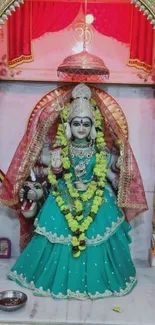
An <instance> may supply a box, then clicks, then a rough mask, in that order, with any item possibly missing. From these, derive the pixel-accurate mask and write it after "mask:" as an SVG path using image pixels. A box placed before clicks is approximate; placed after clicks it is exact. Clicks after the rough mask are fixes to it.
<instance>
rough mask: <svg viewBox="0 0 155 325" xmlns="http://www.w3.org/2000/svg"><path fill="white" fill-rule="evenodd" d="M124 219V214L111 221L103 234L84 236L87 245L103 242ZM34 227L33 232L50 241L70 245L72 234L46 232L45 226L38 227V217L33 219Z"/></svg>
mask: <svg viewBox="0 0 155 325" xmlns="http://www.w3.org/2000/svg"><path fill="white" fill-rule="evenodd" d="M123 221H124V215H123V216H122V217H120V218H119V217H118V218H117V221H116V222H112V224H111V227H110V228H109V227H107V228H106V231H105V233H104V235H102V236H101V235H99V234H98V235H97V236H96V237H94V238H93V239H89V238H87V237H86V244H87V246H90V245H95V246H96V245H100V244H102V243H103V242H105V241H107V240H108V238H109V237H110V236H111V235H113V233H114V232H115V230H116V229H117V228H118V227H119V226H120V225H121V224H122V222H123ZM34 225H35V227H36V229H35V231H34V232H35V233H37V234H39V235H41V236H44V237H46V238H47V239H48V240H49V242H50V243H57V244H63V245H71V239H72V236H71V235H68V236H67V237H65V236H63V235H59V236H58V235H57V234H56V233H54V234H53V233H52V232H47V231H46V228H45V227H40V226H39V222H38V219H37V218H36V219H35V223H34Z"/></svg>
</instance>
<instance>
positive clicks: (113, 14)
mask: <svg viewBox="0 0 155 325" xmlns="http://www.w3.org/2000/svg"><path fill="white" fill-rule="evenodd" d="M83 10H84V8H83ZM87 13H88V14H92V15H93V16H94V22H93V23H92V25H93V26H94V28H95V29H96V30H97V31H98V32H99V33H101V34H103V35H106V36H110V37H114V38H115V39H117V40H118V41H120V42H123V43H129V42H130V25H131V4H130V3H95V4H94V3H89V4H88V10H87Z"/></svg>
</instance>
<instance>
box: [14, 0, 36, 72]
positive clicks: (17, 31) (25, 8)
mask: <svg viewBox="0 0 155 325" xmlns="http://www.w3.org/2000/svg"><path fill="white" fill-rule="evenodd" d="M30 10H31V3H30V2H25V4H24V5H21V6H20V7H19V8H16V11H15V12H13V13H12V15H11V16H9V20H8V47H9V53H8V54H9V55H8V56H9V57H8V63H9V66H10V67H14V66H16V65H18V64H21V63H22V62H30V61H32V60H33V57H32V52H31V42H30V40H31V28H30V27H31V22H30Z"/></svg>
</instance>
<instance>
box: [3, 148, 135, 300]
mask: <svg viewBox="0 0 155 325" xmlns="http://www.w3.org/2000/svg"><path fill="white" fill-rule="evenodd" d="M76 159H77V160H78V159H79V158H76ZM83 159H85V158H83ZM77 163H78V161H77ZM94 164H95V154H94V155H93V156H92V157H91V159H90V161H89V164H88V165H87V167H86V174H85V175H83V177H82V179H83V182H88V181H90V180H91V177H92V170H93V167H94ZM72 172H73V171H72ZM73 175H74V173H73ZM73 177H74V176H73ZM73 181H74V179H73ZM59 189H60V191H61V195H62V196H63V199H64V200H65V201H66V202H69V200H71V198H70V196H69V193H68V192H67V188H66V186H65V183H64V180H63V178H61V179H60V180H59ZM70 203H71V204H72V202H70ZM91 204H92V199H91V200H89V201H87V202H86V203H84V207H83V211H84V216H85V217H87V215H88V213H89V210H90V207H91ZM130 230H131V227H130V225H129V223H127V222H126V221H125V218H124V213H123V211H122V210H121V209H120V208H118V206H117V202H116V196H115V194H114V191H113V190H112V187H111V185H110V183H108V181H107V183H106V186H105V189H104V197H103V203H102V205H101V207H100V209H99V211H98V213H97V215H96V218H95V220H94V221H93V223H92V224H91V225H90V226H89V228H88V230H87V232H86V243H87V247H86V249H85V250H84V251H83V252H82V253H81V255H80V257H79V258H74V257H73V256H72V251H71V232H70V230H69V228H68V224H67V221H66V220H65V218H64V216H63V214H62V213H61V211H60V209H59V207H58V205H57V203H56V201H55V198H54V197H53V196H52V194H49V196H48V198H47V200H46V202H45V203H44V205H43V207H42V209H41V210H40V212H39V215H38V216H37V218H36V219H35V234H34V236H33V238H32V240H31V241H30V243H29V244H28V246H27V247H26V248H25V250H24V251H23V252H22V254H21V255H20V256H19V258H18V259H17V262H16V263H15V265H14V266H13V268H12V270H11V271H10V273H9V275H8V277H9V278H10V279H12V280H14V281H16V282H17V283H19V284H20V285H22V286H23V287H26V288H29V289H32V290H33V293H34V294H35V295H38V296H52V297H53V298H58V299H64V298H75V299H89V298H90V299H96V298H104V297H110V296H123V295H125V294H128V293H129V292H130V291H131V290H132V288H133V287H134V286H135V284H136V271H135V267H134V265H133V262H132V260H131V256H130V250H129V244H130V242H131V239H130V236H129V234H128V233H129V231H130Z"/></svg>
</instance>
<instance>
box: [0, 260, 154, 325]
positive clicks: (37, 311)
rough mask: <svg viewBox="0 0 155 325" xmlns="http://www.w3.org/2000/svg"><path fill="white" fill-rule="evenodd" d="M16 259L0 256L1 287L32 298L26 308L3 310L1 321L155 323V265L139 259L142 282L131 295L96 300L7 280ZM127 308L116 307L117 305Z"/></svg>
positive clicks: (105, 324) (15, 322)
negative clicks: (46, 293)
mask: <svg viewBox="0 0 155 325" xmlns="http://www.w3.org/2000/svg"><path fill="white" fill-rule="evenodd" d="M13 263H14V260H13V259H11V260H2V259H0V291H3V290H9V289H15V290H16V289H18V290H22V291H23V292H25V293H26V294H27V296H28V301H27V303H26V305H25V307H24V308H23V309H20V310H18V311H14V312H4V311H0V325H1V324H3V323H6V324H8V323H14V324H16V325H17V324H21V323H22V324H23V323H25V324H26V323H28V324H36V323H37V324H38V325H39V324H49V323H50V324H51V325H53V324H54V325H55V324H60V323H61V324H62V325H63V324H65V325H66V324H73V325H75V324H78V325H81V324H82V325H83V324H89V325H90V324H94V325H99V324H102V325H154V324H155V268H150V267H149V266H148V265H147V263H146V262H143V261H137V262H136V264H137V275H138V285H137V287H136V288H135V289H134V290H133V292H132V293H131V294H130V295H127V296H125V297H122V298H106V299H100V300H96V301H90V300H87V301H77V300H71V301H67V300H61V301H59V300H57V301H56V300H53V299H52V298H49V297H47V298H46V297H44V298H42V297H35V296H33V295H32V292H31V291H30V290H27V289H23V288H22V289H21V287H20V286H18V285H17V284H16V283H14V282H12V281H10V280H7V277H6V275H7V273H8V271H9V269H10V267H11V266H12V264H13ZM116 305H117V306H121V307H122V308H123V311H122V312H121V313H117V312H115V311H113V307H114V306H116Z"/></svg>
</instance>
